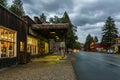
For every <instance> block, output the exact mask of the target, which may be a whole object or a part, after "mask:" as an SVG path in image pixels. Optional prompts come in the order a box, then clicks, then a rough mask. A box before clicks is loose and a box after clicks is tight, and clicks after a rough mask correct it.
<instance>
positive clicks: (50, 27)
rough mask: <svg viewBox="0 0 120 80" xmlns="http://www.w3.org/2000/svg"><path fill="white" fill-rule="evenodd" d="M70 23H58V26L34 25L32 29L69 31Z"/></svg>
mask: <svg viewBox="0 0 120 80" xmlns="http://www.w3.org/2000/svg"><path fill="white" fill-rule="evenodd" d="M68 26H69V24H68V23H58V24H46V23H45V24H44V23H43V24H33V25H32V28H33V29H35V30H37V29H68Z"/></svg>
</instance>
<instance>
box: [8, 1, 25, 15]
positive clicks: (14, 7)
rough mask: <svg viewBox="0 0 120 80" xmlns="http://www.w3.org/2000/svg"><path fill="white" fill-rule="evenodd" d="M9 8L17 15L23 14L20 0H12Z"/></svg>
mask: <svg viewBox="0 0 120 80" xmlns="http://www.w3.org/2000/svg"><path fill="white" fill-rule="evenodd" d="M10 10H11V11H12V12H13V13H15V14H16V15H18V16H19V17H23V16H24V15H25V12H24V9H23V3H22V1H21V0H13V4H12V5H11V7H10Z"/></svg>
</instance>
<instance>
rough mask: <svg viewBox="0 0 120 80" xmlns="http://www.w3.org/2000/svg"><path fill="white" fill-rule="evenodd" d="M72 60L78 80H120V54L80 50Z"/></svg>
mask: <svg viewBox="0 0 120 80" xmlns="http://www.w3.org/2000/svg"><path fill="white" fill-rule="evenodd" d="M71 60H72V65H73V68H74V71H75V74H76V78H77V80H120V55H116V54H103V53H93V52H79V53H77V54H72V55H71Z"/></svg>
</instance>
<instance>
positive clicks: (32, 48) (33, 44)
mask: <svg viewBox="0 0 120 80" xmlns="http://www.w3.org/2000/svg"><path fill="white" fill-rule="evenodd" d="M37 42H38V40H37V39H36V38H33V37H27V52H28V53H31V54H32V55H35V54H37V53H38V44H37Z"/></svg>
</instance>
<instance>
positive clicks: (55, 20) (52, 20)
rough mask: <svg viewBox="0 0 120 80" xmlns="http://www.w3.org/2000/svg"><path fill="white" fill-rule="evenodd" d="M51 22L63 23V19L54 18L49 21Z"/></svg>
mask: <svg viewBox="0 0 120 80" xmlns="http://www.w3.org/2000/svg"><path fill="white" fill-rule="evenodd" d="M49 22H50V23H62V21H61V18H59V17H58V16H54V18H53V17H51V18H50V19H49Z"/></svg>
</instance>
